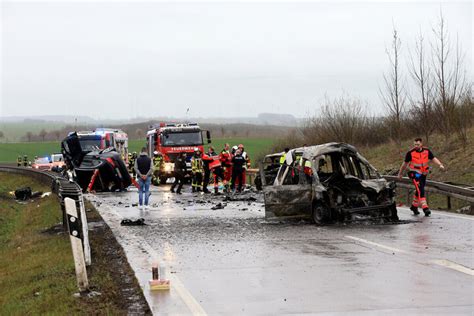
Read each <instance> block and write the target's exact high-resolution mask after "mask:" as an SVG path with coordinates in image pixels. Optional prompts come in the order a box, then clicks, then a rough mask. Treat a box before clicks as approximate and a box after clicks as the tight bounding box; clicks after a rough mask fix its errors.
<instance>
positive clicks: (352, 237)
mask: <svg viewBox="0 0 474 316" xmlns="http://www.w3.org/2000/svg"><path fill="white" fill-rule="evenodd" d="M345 237H346V238H348V239H352V240H355V241H358V242H361V243H364V244H368V245H371V246H375V247H378V248H382V249H386V250H390V251H392V252H400V253H408V252H407V251H405V250H402V249H398V248H393V247H390V246H385V245H382V244H378V243H376V242H373V241H369V240H365V239H362V238H357V237H354V236H345Z"/></svg>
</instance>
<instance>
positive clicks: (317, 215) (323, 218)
mask: <svg viewBox="0 0 474 316" xmlns="http://www.w3.org/2000/svg"><path fill="white" fill-rule="evenodd" d="M311 217H312V219H313V222H314V223H315V224H316V225H324V224H327V222H328V221H329V219H330V210H329V209H328V208H327V207H325V206H324V205H322V204H320V203H314V204H313V211H312V216H311Z"/></svg>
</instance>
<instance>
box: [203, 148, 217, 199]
mask: <svg viewBox="0 0 474 316" xmlns="http://www.w3.org/2000/svg"><path fill="white" fill-rule="evenodd" d="M215 155H216V152H215V151H214V148H212V146H209V148H208V150H207V153H205V154H204V155H202V162H203V169H204V180H203V182H202V191H203V192H204V193H211V192H209V190H208V189H207V186H208V185H209V180H210V178H211V168H210V167H209V164H210V163H211V162H212V161H213V160H214V159H213V158H212V157H214V156H215Z"/></svg>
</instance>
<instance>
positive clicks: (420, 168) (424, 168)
mask: <svg viewBox="0 0 474 316" xmlns="http://www.w3.org/2000/svg"><path fill="white" fill-rule="evenodd" d="M410 155H411V161H410V164H409V165H408V168H409V169H410V171H414V172H417V173H421V174H423V175H427V174H428V172H429V168H430V167H429V166H428V162H429V161H430V160H429V158H428V155H429V151H428V149H427V148H423V149H422V151H417V150H416V149H415V150H412V151H411V152H410Z"/></svg>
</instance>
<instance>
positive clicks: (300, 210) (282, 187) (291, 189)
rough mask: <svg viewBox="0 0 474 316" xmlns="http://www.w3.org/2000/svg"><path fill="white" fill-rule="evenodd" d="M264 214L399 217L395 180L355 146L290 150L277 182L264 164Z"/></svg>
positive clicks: (324, 218)
mask: <svg viewBox="0 0 474 316" xmlns="http://www.w3.org/2000/svg"><path fill="white" fill-rule="evenodd" d="M260 176H261V179H262V184H263V192H264V198H265V217H266V218H275V217H310V218H312V220H313V221H314V222H315V223H316V224H318V225H322V224H327V223H331V222H335V221H345V220H359V219H361V220H364V219H380V220H383V221H398V215H397V208H396V204H395V183H394V182H389V181H387V180H385V179H384V178H382V177H381V176H380V174H379V173H378V172H377V170H376V169H375V168H374V167H373V166H372V165H371V164H370V163H369V162H368V161H367V160H366V159H365V158H364V157H362V155H360V154H359V153H358V152H357V150H356V148H355V147H354V146H351V145H348V144H344V143H327V144H322V145H317V146H310V147H302V148H296V149H292V150H290V152H288V154H287V155H286V159H285V162H284V163H283V164H282V165H281V167H280V168H279V170H278V174H277V176H276V178H275V180H274V181H273V183H266V182H265V179H266V178H267V177H265V173H264V170H263V168H261V169H260Z"/></svg>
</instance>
